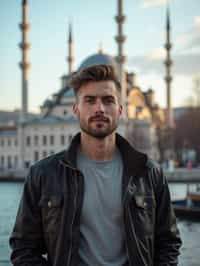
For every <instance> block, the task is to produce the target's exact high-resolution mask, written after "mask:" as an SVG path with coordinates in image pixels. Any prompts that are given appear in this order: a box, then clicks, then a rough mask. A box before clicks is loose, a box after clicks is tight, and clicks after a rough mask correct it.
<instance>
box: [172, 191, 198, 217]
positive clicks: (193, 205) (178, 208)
mask: <svg viewBox="0 0 200 266" xmlns="http://www.w3.org/2000/svg"><path fill="white" fill-rule="evenodd" d="M172 205H173V208H174V211H175V214H176V216H177V218H180V219H186V220H197V221H200V193H199V191H198V192H187V194H186V197H185V198H184V199H181V200H173V201H172Z"/></svg>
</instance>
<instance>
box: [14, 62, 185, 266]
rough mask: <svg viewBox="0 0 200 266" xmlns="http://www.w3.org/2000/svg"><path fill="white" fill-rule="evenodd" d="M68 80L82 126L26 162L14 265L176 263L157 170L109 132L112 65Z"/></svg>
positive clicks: (116, 87)
mask: <svg viewBox="0 0 200 266" xmlns="http://www.w3.org/2000/svg"><path fill="white" fill-rule="evenodd" d="M71 86H72V87H73V88H74V91H75V95H76V102H75V104H74V106H73V111H74V114H75V115H76V116H77V118H78V120H79V123H80V128H81V132H80V133H79V134H77V135H76V136H75V137H74V138H73V139H72V142H71V145H70V146H69V148H68V149H67V150H65V151H63V152H60V153H58V154H55V155H52V156H50V157H48V158H46V159H43V160H41V161H39V162H37V163H36V164H35V165H34V166H32V167H31V169H30V173H29V175H28V177H27V179H26V181H25V185H24V191H23V195H22V199H21V202H20V206H19V210H18V214H17V218H16V223H15V226H14V230H13V233H12V235H11V238H10V245H11V248H12V254H11V261H12V263H13V265H15V266H31V265H33V266H42V265H45V266H69V265H70V266H76V265H77V266H84V265H89V266H119V265H124V266H125V265H132V266H145V265H146V266H147V265H148V266H150V265H152V266H153V265H154V266H164V265H165V266H172V265H173V266H175V265H178V255H179V248H180V246H181V239H180V235H179V231H178V229H177V224H176V218H175V215H174V211H173V209H172V206H171V203H170V194H169V189H168V185H167V182H166V179H165V177H164V176H163V173H162V170H161V169H160V168H159V167H158V166H157V165H156V164H155V163H154V162H152V161H151V160H149V159H148V158H147V156H146V155H145V154H142V153H140V152H138V151H136V150H135V149H134V148H132V147H131V146H130V144H129V143H128V142H127V141H126V140H125V139H124V138H123V137H121V136H120V135H118V134H117V133H116V129H117V127H118V124H119V119H120V116H121V113H122V106H121V99H120V90H121V87H120V83H119V82H118V79H117V76H116V74H115V71H114V69H113V67H111V66H107V65H98V66H91V67H88V68H85V69H83V70H81V71H80V72H78V73H76V74H75V75H74V76H73V77H72V80H71ZM45 254H46V255H45ZM43 255H45V256H43Z"/></svg>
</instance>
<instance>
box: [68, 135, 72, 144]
mask: <svg viewBox="0 0 200 266" xmlns="http://www.w3.org/2000/svg"><path fill="white" fill-rule="evenodd" d="M71 140H72V134H70V135H69V137H68V142H71Z"/></svg>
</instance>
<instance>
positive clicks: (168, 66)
mask: <svg viewBox="0 0 200 266" xmlns="http://www.w3.org/2000/svg"><path fill="white" fill-rule="evenodd" d="M166 33H167V34H166V44H165V49H166V60H165V65H166V77H165V81H166V96H167V126H168V128H173V126H174V120H173V110H172V105H171V82H172V75H171V67H172V64H173V62H172V60H171V55H170V51H171V48H172V44H171V36H170V33H171V32H170V16H169V7H168V8H167V17H166Z"/></svg>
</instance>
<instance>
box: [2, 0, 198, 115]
mask: <svg viewBox="0 0 200 266" xmlns="http://www.w3.org/2000/svg"><path fill="white" fill-rule="evenodd" d="M21 2H22V1H21V0H1V2H0V21H1V27H0V36H1V42H0V61H1V64H0V110H2V109H5V110H13V109H14V108H20V105H21V70H20V68H19V66H18V63H19V62H20V61H21V51H20V49H19V48H18V44H19V43H20V42H21V32H20V30H19V26H18V24H19V23H21V20H22V18H21V12H22V11H21ZM28 2H29V5H30V24H31V28H30V33H29V40H30V43H31V49H30V52H29V53H30V56H29V57H30V63H31V68H30V79H29V110H31V111H39V106H40V105H41V104H42V102H43V101H44V100H45V99H46V98H47V97H50V96H51V95H52V94H53V93H55V92H57V91H58V90H59V89H60V77H61V76H62V75H63V74H65V73H67V70H68V67H67V62H66V57H67V49H68V48H67V38H68V35H67V34H68V23H69V22H70V21H71V22H72V24H73V39H74V46H75V47H74V56H75V68H76V67H78V66H79V64H80V63H81V62H82V61H83V60H84V59H85V58H86V57H88V56H89V55H92V54H94V53H96V52H97V51H98V48H99V43H100V42H101V43H102V44H103V49H104V52H105V53H108V54H110V55H116V53H117V45H116V42H115V40H114V36H115V35H116V34H117V25H116V22H115V20H114V16H115V15H116V13H117V0H101V1H98V0H73V1H69V0H68V1H67V0H59V1H55V0H42V1H41V0H29V1H28ZM167 2H169V4H170V13H171V26H172V43H173V49H172V56H173V60H174V67H173V76H174V80H173V83H172V103H173V104H174V106H180V105H184V104H185V102H186V99H187V98H188V97H189V96H190V95H191V94H192V87H193V83H192V81H193V78H194V77H195V76H197V75H200V1H199V0H190V1H188V0H169V1H167V0H124V14H125V15H126V22H125V24H124V32H125V35H126V36H127V40H126V42H125V45H124V51H125V54H126V56H127V63H126V69H127V70H129V71H134V72H135V73H136V74H137V84H138V85H140V86H141V87H142V89H143V90H144V91H145V90H147V89H148V88H149V87H152V88H153V89H154V90H155V92H156V98H157V101H158V103H159V104H160V105H161V106H165V102H166V99H165V95H166V93H165V83H164V81H163V77H164V75H165V68H164V65H163V60H164V56H165V54H164V51H163V45H164V42H165V19H166V3H167Z"/></svg>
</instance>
